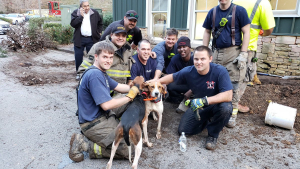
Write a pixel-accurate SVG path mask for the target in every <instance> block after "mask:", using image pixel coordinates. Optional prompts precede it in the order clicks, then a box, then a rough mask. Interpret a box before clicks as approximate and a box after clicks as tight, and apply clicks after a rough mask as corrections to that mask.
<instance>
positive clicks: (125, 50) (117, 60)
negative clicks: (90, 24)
mask: <svg viewBox="0 0 300 169" xmlns="http://www.w3.org/2000/svg"><path fill="white" fill-rule="evenodd" d="M105 41H106V42H108V43H109V44H111V46H113V48H114V50H115V53H114V59H113V64H112V66H111V68H110V69H109V70H107V71H106V73H107V74H108V75H109V76H110V77H111V78H112V79H114V80H115V81H116V82H118V83H121V84H127V83H128V80H127V79H128V78H129V77H130V76H131V75H130V69H131V66H132V64H133V63H135V60H134V59H132V54H133V50H132V49H131V47H130V45H129V43H128V42H126V44H125V45H124V46H123V47H121V48H120V49H118V48H117V47H116V46H115V45H114V44H113V43H112V42H111V41H110V35H107V36H106V39H105ZM98 43H99V42H98ZM98 43H96V44H94V45H93V47H92V48H91V50H90V51H89V53H88V54H87V55H88V57H87V58H85V59H84V60H83V62H82V64H81V65H80V67H79V70H78V71H79V72H80V74H82V73H83V72H84V71H85V70H86V69H87V68H88V67H90V66H91V65H93V63H94V55H95V47H96V45H97V44H98Z"/></svg>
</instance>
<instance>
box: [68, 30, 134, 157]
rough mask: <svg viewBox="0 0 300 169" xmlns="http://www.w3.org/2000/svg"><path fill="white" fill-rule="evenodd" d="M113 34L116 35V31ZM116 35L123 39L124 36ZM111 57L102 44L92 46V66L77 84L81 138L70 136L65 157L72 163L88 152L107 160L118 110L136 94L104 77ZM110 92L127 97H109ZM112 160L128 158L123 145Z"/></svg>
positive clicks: (92, 155)
mask: <svg viewBox="0 0 300 169" xmlns="http://www.w3.org/2000/svg"><path fill="white" fill-rule="evenodd" d="M114 32H115V34H118V33H116V32H118V31H114ZM119 33H120V34H123V35H122V37H124V39H125V37H126V32H122V33H121V32H119ZM113 36H115V35H113ZM114 53H115V51H114V48H113V46H112V45H110V44H109V43H107V42H105V41H102V42H98V43H97V44H96V46H95V55H94V56H95V62H94V64H93V66H91V67H90V68H89V69H88V70H87V71H86V72H85V74H84V75H83V77H82V79H81V80H80V84H79V89H78V120H79V125H80V128H81V131H82V134H77V133H74V134H73V135H72V137H71V140H70V150H69V157H70V159H72V160H73V161H75V162H80V161H82V160H84V155H83V153H82V152H83V151H86V152H88V153H89V157H90V158H109V157H110V154H111V145H112V143H113V142H114V138H115V128H116V127H117V125H118V123H119V120H118V118H119V117H120V116H121V115H122V112H124V111H121V110H120V107H122V106H123V105H126V104H128V103H129V102H130V101H132V100H133V99H134V98H135V96H136V95H137V93H139V89H138V88H137V87H136V86H133V87H131V88H130V86H129V85H126V84H120V83H117V82H116V81H114V80H113V79H112V78H110V77H109V76H108V74H107V73H108V72H107V71H108V70H109V69H110V67H111V66H112V65H113V62H114V58H115V56H114ZM110 90H116V91H118V92H122V93H127V92H128V94H126V96H125V95H122V96H121V97H111V95H110ZM116 108H118V109H116ZM118 110H120V111H118ZM123 110H125V108H124V109H123ZM115 158H119V159H123V158H127V159H128V158H129V152H128V148H127V146H126V144H125V141H122V142H121V143H120V146H119V147H118V149H117V151H116V155H115Z"/></svg>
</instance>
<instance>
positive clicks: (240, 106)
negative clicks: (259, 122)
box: [238, 103, 250, 113]
mask: <svg viewBox="0 0 300 169" xmlns="http://www.w3.org/2000/svg"><path fill="white" fill-rule="evenodd" d="M238 109H239V112H241V113H247V112H249V111H250V108H249V107H248V106H243V105H241V104H240V103H239V105H238Z"/></svg>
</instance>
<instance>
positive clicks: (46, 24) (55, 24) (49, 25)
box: [43, 23, 61, 29]
mask: <svg viewBox="0 0 300 169" xmlns="http://www.w3.org/2000/svg"><path fill="white" fill-rule="evenodd" d="M52 27H61V24H60V23H45V24H44V25H43V29H47V28H52Z"/></svg>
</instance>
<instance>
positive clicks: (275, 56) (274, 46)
mask: <svg viewBox="0 0 300 169" xmlns="http://www.w3.org/2000/svg"><path fill="white" fill-rule="evenodd" d="M257 44H258V46H257V57H258V63H257V71H258V72H263V73H268V74H275V75H281V76H290V75H292V76H299V75H300V66H299V65H300V57H299V53H300V37H296V36H273V35H272V36H267V37H259V39H258V43H257Z"/></svg>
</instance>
